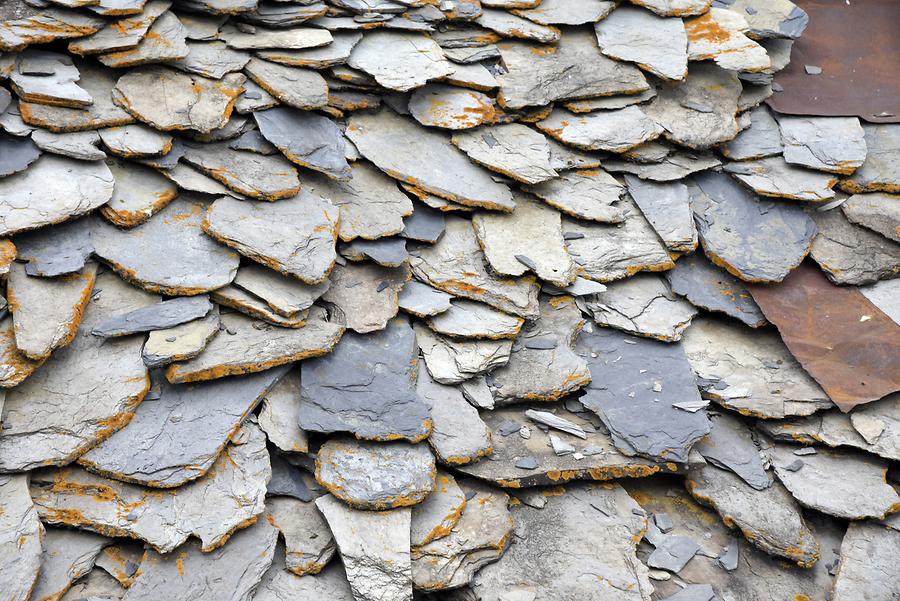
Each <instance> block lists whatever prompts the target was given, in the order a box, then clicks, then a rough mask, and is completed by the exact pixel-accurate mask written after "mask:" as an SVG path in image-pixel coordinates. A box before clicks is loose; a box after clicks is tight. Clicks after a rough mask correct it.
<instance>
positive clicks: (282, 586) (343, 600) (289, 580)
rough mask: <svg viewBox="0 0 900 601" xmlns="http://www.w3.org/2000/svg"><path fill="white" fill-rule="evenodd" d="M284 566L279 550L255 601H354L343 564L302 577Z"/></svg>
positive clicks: (331, 564)
mask: <svg viewBox="0 0 900 601" xmlns="http://www.w3.org/2000/svg"><path fill="white" fill-rule="evenodd" d="M326 529H327V528H326ZM283 564H284V562H283V561H281V559H280V556H279V552H278V550H277V549H276V551H275V560H274V561H273V562H272V567H270V568H269V571H268V572H266V573H265V575H264V576H263V578H262V580H261V581H260V583H259V587H258V588H257V589H256V592H255V593H253V601H283V600H284V599H298V600H299V599H310V600H311V599H330V600H332V601H354V597H353V592H352V591H351V590H350V584H349V583H348V582H347V574H346V573H345V572H344V567H343V566H342V565H341V563H340V562H337V561H333V562H331V563H329V564H328V566H327V567H325V568H324V569H323V570H322V571H321V572H319V573H317V574H314V575H312V574H310V575H306V576H302V577H301V576H297V575H295V574H292V573H291V572H289V571H287V570H286V569H284V565H283Z"/></svg>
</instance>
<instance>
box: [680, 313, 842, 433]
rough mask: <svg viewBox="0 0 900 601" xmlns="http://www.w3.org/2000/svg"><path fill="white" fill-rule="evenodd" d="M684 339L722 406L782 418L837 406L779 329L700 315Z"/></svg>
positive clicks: (706, 390) (703, 382) (702, 382)
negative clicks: (746, 324)
mask: <svg viewBox="0 0 900 601" xmlns="http://www.w3.org/2000/svg"><path fill="white" fill-rule="evenodd" d="M726 341H727V342H726ZM682 345H683V346H684V351H685V353H686V354H687V358H688V362H689V363H690V365H691V369H693V370H694V373H695V374H697V379H698V385H699V387H700V391H701V392H702V394H703V396H704V397H705V398H708V399H712V400H713V401H715V402H716V403H718V404H720V405H722V406H723V407H726V408H728V409H731V410H734V411H738V412H740V413H743V414H746V415H752V416H755V417H762V418H774V419H778V418H784V417H788V416H795V415H810V414H812V413H815V412H816V411H818V410H820V409H827V408H829V407H832V406H833V404H832V402H831V399H829V398H828V395H827V394H825V391H823V390H822V389H821V388H820V387H819V385H818V384H817V383H816V382H815V380H813V379H812V378H811V377H809V375H808V374H807V373H806V372H805V371H804V370H803V368H802V367H801V366H800V364H799V363H798V362H797V360H796V359H794V357H793V355H791V353H790V351H788V349H787V347H785V346H784V343H783V342H782V341H781V339H780V338H779V337H778V335H777V334H775V333H774V332H771V331H766V330H750V329H747V328H744V327H741V326H738V325H736V324H733V323H729V322H727V321H720V320H714V319H710V318H701V319H696V320H694V323H693V324H692V325H691V327H690V328H688V330H687V332H685V335H684V339H683V340H682Z"/></svg>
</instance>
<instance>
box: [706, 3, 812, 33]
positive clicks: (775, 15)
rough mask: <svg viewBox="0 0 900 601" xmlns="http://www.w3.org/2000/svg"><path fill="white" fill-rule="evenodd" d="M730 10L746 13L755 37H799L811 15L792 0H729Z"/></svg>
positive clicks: (751, 31) (750, 31)
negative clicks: (791, 0)
mask: <svg viewBox="0 0 900 601" xmlns="http://www.w3.org/2000/svg"><path fill="white" fill-rule="evenodd" d="M723 4H725V5H727V6H728V8H729V10H731V11H734V12H736V13H738V14H741V15H744V16H745V17H746V19H747V23H748V26H749V28H750V30H749V32H748V33H749V34H750V35H752V36H753V37H754V38H791V39H795V38H799V37H800V36H801V35H802V34H803V31H804V30H805V29H806V25H807V24H808V23H809V15H807V14H806V11H804V10H803V9H802V8H800V7H798V6H797V5H796V4H794V3H793V2H790V0H774V1H761V0H727V1H726V2H723Z"/></svg>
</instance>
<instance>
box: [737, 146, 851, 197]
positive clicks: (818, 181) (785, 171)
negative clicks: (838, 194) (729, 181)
mask: <svg viewBox="0 0 900 601" xmlns="http://www.w3.org/2000/svg"><path fill="white" fill-rule="evenodd" d="M725 171H727V172H729V173H732V174H733V175H734V177H735V178H736V179H738V180H740V181H741V182H743V183H744V184H745V185H747V186H748V187H750V188H751V189H752V190H753V191H754V192H756V193H757V194H759V195H760V196H771V197H775V198H787V199H790V200H808V201H813V202H817V201H822V200H828V199H829V198H833V197H834V190H832V189H831V187H832V186H834V184H835V183H837V178H836V177H834V176H833V175H830V174H828V173H820V172H817V171H811V170H809V169H803V168H799V167H794V166H793V165H791V164H789V163H787V162H785V161H784V159H783V158H781V157H777V156H774V157H767V158H764V159H759V160H756V161H741V162H738V163H728V164H727V165H725Z"/></svg>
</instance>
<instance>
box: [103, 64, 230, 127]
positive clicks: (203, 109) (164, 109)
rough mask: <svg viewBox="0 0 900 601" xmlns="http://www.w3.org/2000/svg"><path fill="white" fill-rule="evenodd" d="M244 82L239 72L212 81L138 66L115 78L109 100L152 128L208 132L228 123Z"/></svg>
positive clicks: (173, 71) (163, 69)
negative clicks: (116, 79) (111, 99)
mask: <svg viewBox="0 0 900 601" xmlns="http://www.w3.org/2000/svg"><path fill="white" fill-rule="evenodd" d="M245 79H246V78H245V77H244V76H243V75H241V74H239V73H229V74H228V75H226V76H225V77H223V78H222V79H221V80H216V79H209V78H207V77H202V76H200V75H190V74H187V73H182V72H180V71H175V70H173V69H169V68H166V67H162V66H151V67H139V68H136V69H132V70H131V71H129V72H128V73H126V74H125V75H123V76H122V77H121V78H119V80H118V81H117V82H116V85H115V88H114V89H113V91H112V98H113V102H115V103H116V105H118V106H120V107H122V108H123V109H124V110H125V111H127V112H128V114H130V115H132V116H133V117H134V118H135V119H139V120H140V121H143V122H144V123H147V124H148V125H150V126H152V127H153V128H155V129H160V130H163V131H173V130H175V131H182V130H194V131H198V132H200V133H210V132H211V131H213V130H215V129H218V128H220V127H223V126H224V125H225V124H226V123H228V118H229V116H230V115H231V110H232V108H233V106H234V101H235V100H236V99H237V97H238V96H239V95H240V94H241V92H243V91H244V86H243V83H244V81H245Z"/></svg>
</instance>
